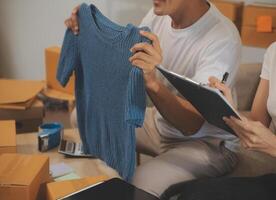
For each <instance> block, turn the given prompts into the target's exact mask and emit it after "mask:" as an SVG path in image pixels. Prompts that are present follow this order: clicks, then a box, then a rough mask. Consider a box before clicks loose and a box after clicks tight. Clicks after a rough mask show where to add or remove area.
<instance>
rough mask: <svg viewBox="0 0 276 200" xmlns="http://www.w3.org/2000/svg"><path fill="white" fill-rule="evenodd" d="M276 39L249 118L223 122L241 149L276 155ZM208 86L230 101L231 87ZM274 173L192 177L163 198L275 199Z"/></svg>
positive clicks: (216, 82) (215, 83)
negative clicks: (210, 177)
mask: <svg viewBox="0 0 276 200" xmlns="http://www.w3.org/2000/svg"><path fill="white" fill-rule="evenodd" d="M275 78H276V42H274V43H273V44H272V45H271V46H270V47H269V48H268V50H267V52H266V54H265V58H264V63H263V68H262V72H261V80H260V83H259V86H258V89H257V92H256V95H255V98H254V101H253V106H252V109H251V111H250V113H249V115H248V116H249V117H248V118H246V117H242V119H241V120H239V119H237V118H235V117H230V118H224V120H225V122H226V123H227V124H228V125H229V126H230V127H232V129H233V130H234V131H235V132H236V134H237V135H238V136H239V138H240V141H241V144H242V145H243V147H244V148H246V149H248V150H252V151H259V152H263V153H266V154H269V155H271V156H272V157H275V158H276V136H275V134H276V129H275V127H276V79H275ZM210 85H211V86H213V87H216V88H218V89H219V90H221V91H222V92H223V93H224V95H225V96H226V98H227V99H228V100H229V102H233V100H232V95H231V91H230V89H229V88H228V87H227V86H225V85H224V84H222V83H220V81H219V80H218V79H217V78H215V77H211V78H210ZM275 186H276V174H266V175H263V176H259V177H250V178H246V177H239V178H238V177H235V178H233V177H230V178H229V177H223V178H219V179H204V180H200V181H197V180H194V181H192V182H188V183H184V184H182V185H181V186H180V185H178V189H177V191H176V190H175V191H173V192H172V193H170V194H167V195H166V197H168V198H169V197H170V196H174V195H176V194H177V195H178V196H179V197H178V200H182V199H183V200H194V199H200V200H213V199H224V200H228V199H229V200H230V199H231V200H244V199H250V200H260V199H262V200H272V199H273V200H274V199H276V190H275V189H276V187H275Z"/></svg>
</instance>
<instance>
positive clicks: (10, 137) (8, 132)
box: [0, 120, 16, 154]
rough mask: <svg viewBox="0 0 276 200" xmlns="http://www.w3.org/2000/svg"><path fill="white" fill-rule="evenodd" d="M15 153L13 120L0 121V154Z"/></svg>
mask: <svg viewBox="0 0 276 200" xmlns="http://www.w3.org/2000/svg"><path fill="white" fill-rule="evenodd" d="M1 153H16V130H15V121H13V120H9V121H0V154H1Z"/></svg>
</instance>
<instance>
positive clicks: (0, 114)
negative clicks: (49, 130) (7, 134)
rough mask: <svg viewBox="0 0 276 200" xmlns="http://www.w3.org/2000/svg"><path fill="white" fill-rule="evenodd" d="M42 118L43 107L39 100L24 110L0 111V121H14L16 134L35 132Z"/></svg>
mask: <svg viewBox="0 0 276 200" xmlns="http://www.w3.org/2000/svg"><path fill="white" fill-rule="evenodd" d="M43 117H44V106H43V103H42V102H41V101H39V100H36V101H35V102H34V103H33V105H32V106H31V107H30V108H28V109H26V110H18V109H4V108H3V109H0V120H15V121H16V131H17V133H23V132H34V131H37V130H38V126H39V125H40V124H42V121H43Z"/></svg>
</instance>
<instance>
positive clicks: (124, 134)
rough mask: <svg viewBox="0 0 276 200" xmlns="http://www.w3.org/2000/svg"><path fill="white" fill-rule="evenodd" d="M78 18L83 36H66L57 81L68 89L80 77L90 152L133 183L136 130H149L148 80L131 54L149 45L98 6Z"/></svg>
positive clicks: (83, 129) (82, 121)
mask: <svg viewBox="0 0 276 200" xmlns="http://www.w3.org/2000/svg"><path fill="white" fill-rule="evenodd" d="M78 15H79V27H80V33H79V35H78V36H75V35H74V34H73V33H72V32H71V31H70V30H67V31H66V33H65V38H64V41H63V46H62V51H61V56H60V61H59V67H58V72H57V79H58V80H59V81H60V83H61V84H62V85H63V86H65V85H66V84H67V82H68V80H69V77H70V76H71V75H72V73H73V71H74V72H75V75H76V86H75V87H76V88H75V93H76V107H77V116H78V126H79V131H80V135H81V139H82V142H83V144H84V150H85V152H86V153H90V154H92V155H94V156H96V157H98V158H100V159H102V160H104V161H105V162H106V163H107V164H108V165H110V166H111V167H113V168H114V169H116V170H117V171H118V172H119V174H120V175H121V176H122V177H123V178H124V179H125V180H127V181H130V180H131V177H132V176H133V173H134V169H135V128H136V127H140V126H142V124H143V121H144V112H145V106H146V102H145V88H144V80H143V74H142V71H141V70H140V69H138V68H137V67H133V66H132V65H131V63H130V62H129V60H128V59H129V57H130V56H131V52H130V50H129V49H130V48H131V47H132V46H133V45H134V44H135V43H139V42H148V41H147V40H146V39H145V38H143V37H142V36H141V35H140V34H139V30H140V29H138V28H137V27H135V26H133V25H131V24H129V25H127V26H126V27H122V26H119V25H117V24H115V23H113V22H111V21H110V20H109V19H107V18H106V17H105V16H103V15H102V14H101V12H100V11H99V10H98V9H97V8H96V7H95V6H94V5H90V6H88V5H86V4H82V5H81V7H80V10H79V13H78ZM146 30H148V29H146Z"/></svg>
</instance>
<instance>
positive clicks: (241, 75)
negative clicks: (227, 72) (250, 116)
mask: <svg viewBox="0 0 276 200" xmlns="http://www.w3.org/2000/svg"><path fill="white" fill-rule="evenodd" d="M261 68H262V65H261V64H242V65H241V66H240V69H239V71H238V74H237V78H236V83H235V88H236V93H237V101H238V110H250V109H251V105H252V102H253V99H254V96H255V93H256V90H257V87H258V84H259V80H260V78H259V77H260V74H261Z"/></svg>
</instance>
